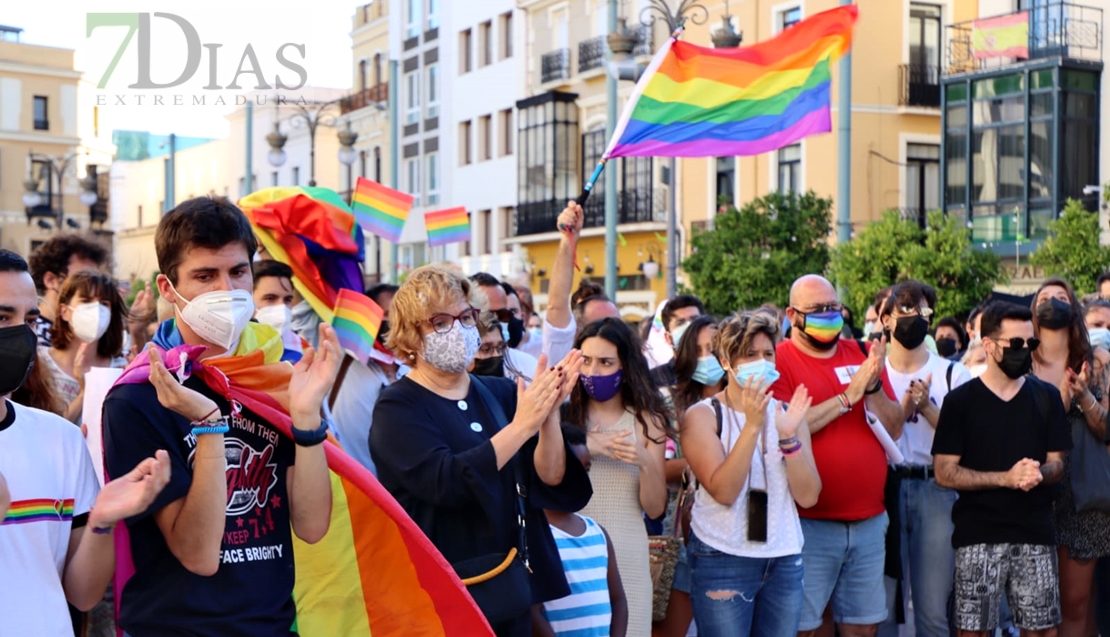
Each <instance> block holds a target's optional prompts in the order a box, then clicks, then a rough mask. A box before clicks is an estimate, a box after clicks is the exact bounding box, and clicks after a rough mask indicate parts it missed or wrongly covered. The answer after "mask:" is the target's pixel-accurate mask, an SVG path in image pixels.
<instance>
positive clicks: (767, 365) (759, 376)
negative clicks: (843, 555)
mask: <svg viewBox="0 0 1110 637" xmlns="http://www.w3.org/2000/svg"><path fill="white" fill-rule="evenodd" d="M732 373H733V375H734V376H736V382H738V383H740V386H741V387H743V386H745V385H747V384H748V379H750V378H753V377H754V378H755V379H756V380H758V381H760V382H759V386H758V387H759V388H760V389H762V388H764V387H767V386H769V385H773V384H775V381H776V380H778V379H779V370H777V369H775V364H774V363H772V362H771V361H769V360H767V359H766V358H761V359H759V360H755V361H752V362H750V363H744V364H742V365H737V366H736V369H734V370H732Z"/></svg>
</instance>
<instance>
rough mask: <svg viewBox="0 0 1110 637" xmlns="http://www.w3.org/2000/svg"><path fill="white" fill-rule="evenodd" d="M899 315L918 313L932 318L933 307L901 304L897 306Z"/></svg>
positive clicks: (922, 316) (923, 316)
mask: <svg viewBox="0 0 1110 637" xmlns="http://www.w3.org/2000/svg"><path fill="white" fill-rule="evenodd" d="M896 309H897V310H898V314H899V316H913V315H915V314H916V315H918V316H920V317H921V318H925V319H927V318H930V317H931V316H933V309H932V308H930V307H920V306H919V307H910V306H908V305H900V306H898V307H897V308H896Z"/></svg>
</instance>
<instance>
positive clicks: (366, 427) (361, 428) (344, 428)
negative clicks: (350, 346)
mask: <svg viewBox="0 0 1110 637" xmlns="http://www.w3.org/2000/svg"><path fill="white" fill-rule="evenodd" d="M408 371H409V369H408V367H405V366H404V365H400V366H398V368H397V378H398V379H399V378H401V377H403V376H404V375H405V374H407V373H408ZM388 385H389V377H388V376H386V375H385V372H384V371H382V368H381V367H380V366H379V365H378V364H377V363H376V362H374V361H370V364H369V365H363V364H361V363H358V362H352V363H351V366H350V367H348V368H347V375H346V376H344V377H343V384H342V385H340V387H339V394H338V395H336V397H335V405H333V406H332V408H331V429H332V431H333V432H334V433H335V437H336V438H337V439H338V440H339V444H340V445H342V446H343V451H346V452H347V455H349V456H351V457H352V458H354V459H355V460H357V461H358V462H359V464H361V465H362V466H364V467H366V468H367V469H369V470H370V473H373V474H374V475H375V476H376V475H378V471H377V468H376V467H375V466H374V461H373V460H372V459H371V458H370V428H371V427H372V426H373V424H374V405H376V404H377V403H378V396H380V395H381V393H382V390H383V389H385V388H386V387H387V386H388ZM325 402H326V401H325Z"/></svg>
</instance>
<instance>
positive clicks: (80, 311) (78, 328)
mask: <svg viewBox="0 0 1110 637" xmlns="http://www.w3.org/2000/svg"><path fill="white" fill-rule="evenodd" d="M69 308H70V309H71V310H73V316H72V318H70V319H69V325H70V327H71V328H72V329H73V335H74V336H76V337H77V338H79V339H81V340H82V341H83V342H85V343H93V342H95V341H97V340H98V339H99V338H100V337H101V336H104V333H105V332H107V331H108V324H109V323H111V321H112V310H110V309H108V308H107V307H105V306H103V305H101V304H100V303H96V302H93V303H81V304H79V305H71V306H69Z"/></svg>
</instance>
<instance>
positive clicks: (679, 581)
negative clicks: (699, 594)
mask: <svg viewBox="0 0 1110 637" xmlns="http://www.w3.org/2000/svg"><path fill="white" fill-rule="evenodd" d="M691 535H692V534H691ZM671 590H672V591H678V592H680V593H686V594H687V595H689V594H690V560H689V558H688V557H687V556H686V545H685V544H683V545H682V548H680V549H679V550H678V562H677V563H676V564H675V565H674V582H672V583H671Z"/></svg>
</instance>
